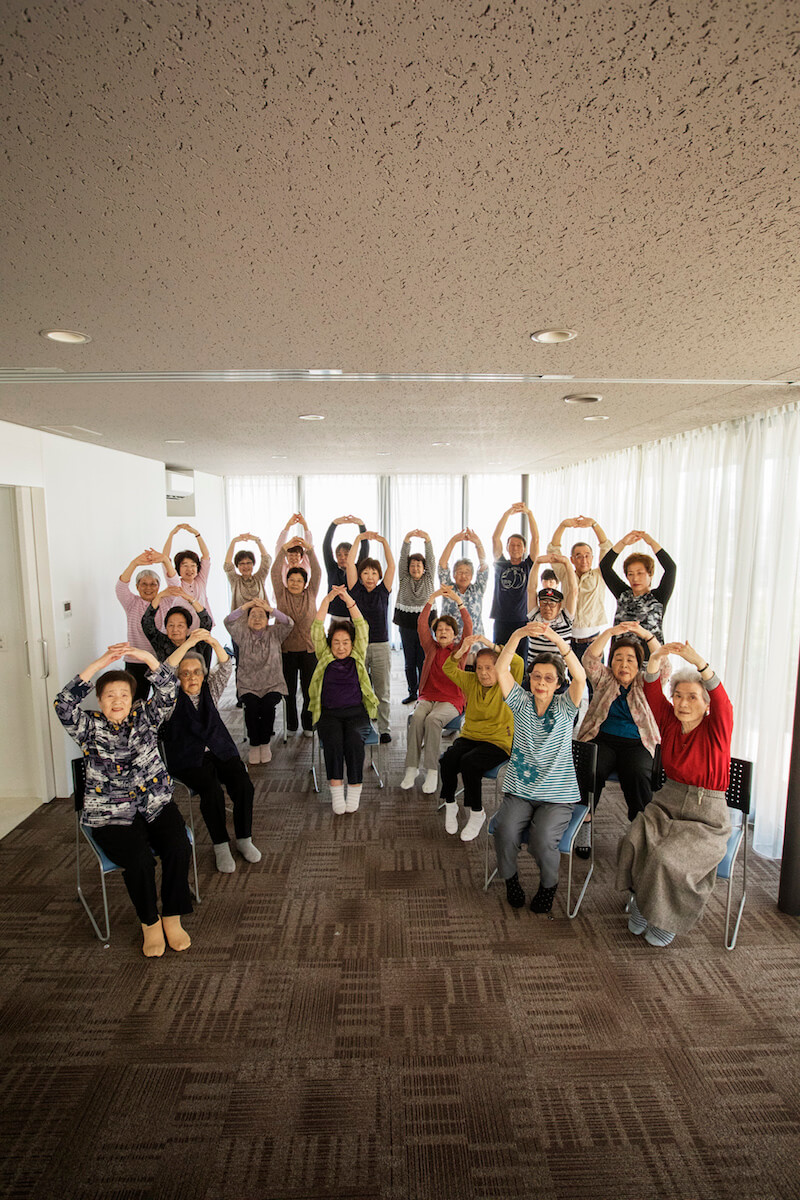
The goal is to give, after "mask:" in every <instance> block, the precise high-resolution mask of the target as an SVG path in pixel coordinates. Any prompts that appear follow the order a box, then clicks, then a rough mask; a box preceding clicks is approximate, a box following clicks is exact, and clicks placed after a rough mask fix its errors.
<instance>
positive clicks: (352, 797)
mask: <svg viewBox="0 0 800 1200" xmlns="http://www.w3.org/2000/svg"><path fill="white" fill-rule="evenodd" d="M360 800H361V784H360V783H348V785H347V799H346V800H345V802H344V811H345V812H357V811H358V805H359V802H360Z"/></svg>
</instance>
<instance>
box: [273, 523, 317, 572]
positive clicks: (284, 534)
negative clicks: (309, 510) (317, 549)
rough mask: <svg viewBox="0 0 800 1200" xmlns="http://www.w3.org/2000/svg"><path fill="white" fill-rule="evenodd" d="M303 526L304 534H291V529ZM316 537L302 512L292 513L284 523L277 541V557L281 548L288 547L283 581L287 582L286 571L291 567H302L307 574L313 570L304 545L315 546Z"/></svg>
mask: <svg viewBox="0 0 800 1200" xmlns="http://www.w3.org/2000/svg"><path fill="white" fill-rule="evenodd" d="M295 525H300V526H302V529H303V532H302V534H294V535H292V536H290V530H291V529H292V528H293V527H294V526H295ZM313 544H314V538H313V536H312V534H311V530H310V529H309V527H308V521H307V520H306V519H305V517H304V516H303V514H302V513H301V512H296V513H292V515H291V517H290V518H289V520H288V521H287V522H286V524H285V525H284V527H283V529H282V530H281V531H280V533H279V534H278V540H277V541H276V543H275V557H276V558H277V557H278V555H279V554H280V552H281V549H283V548H284V547H288V548H287V549H286V558H285V559H284V565H283V582H284V583H285V582H286V572H287V571H288V570H289V568H290V567H302V568H303V570H304V571H305V573H306V575H308V573H309V572H310V570H311V564H310V562H309V561H308V555H307V554H306V553H305V551H304V549H303V546H304V545H305V546H313Z"/></svg>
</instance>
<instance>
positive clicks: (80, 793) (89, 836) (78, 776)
mask: <svg viewBox="0 0 800 1200" xmlns="http://www.w3.org/2000/svg"><path fill="white" fill-rule="evenodd" d="M72 790H73V799H74V803H75V862H76V870H77V885H78V897H79V899H80V902H81V904H82V905H83V907H84V908H85V909H86V914H87V916H88V918H89V920H90V921H91V923H92V928H93V929H94V931H95V933H96V934H97V937H98V938H99V940H100V941H101V942H105V946H104V947H103V948H104V949H105V950H107V949H108V945H109V941H110V939H111V923H110V920H109V915H108V894H107V892H106V875H110V874H111V872H112V871H119V870H121V867H120V866H119V865H118V864H117V863H115V862H112V860H111V859H110V858H109V857H108V855H107V854H105V853H104V852H103V850H101V848H100V846H99V845H98V844H97V841H96V840H95V837H94V833H93V831H92V828H91V826H90V825H86V824H85V823H84V822H83V821H82V820H81V813H82V812H83V800H84V796H85V795H86V760H85V759H83V758H74V759H73V760H72ZM81 834H83V837H84V839H85V840H86V841H87V842H88V844H89V848H90V849H91V851H92V853H93V854H94V857H95V860H96V862H97V865H98V867H99V869H100V887H101V890H102V895H103V919H104V924H105V932H103V931H102V930H101V929H100V926H99V925H98V923H97V920H96V918H95V915H94V913H93V912H92V909H91V907H90V905H89V902H88V900H87V899H86V897H85V896H84V894H83V884H82V882H81ZM186 836H187V837H188V839H189V843H190V845H191V847H192V862H193V865H194V887H195V891H194V897H195V900H196V901H197V903H198V904H199V903H200V894H199V893H200V889H199V886H198V882H197V855H196V854H195V846H194V837H193V835H192V830H191V829H187V830H186Z"/></svg>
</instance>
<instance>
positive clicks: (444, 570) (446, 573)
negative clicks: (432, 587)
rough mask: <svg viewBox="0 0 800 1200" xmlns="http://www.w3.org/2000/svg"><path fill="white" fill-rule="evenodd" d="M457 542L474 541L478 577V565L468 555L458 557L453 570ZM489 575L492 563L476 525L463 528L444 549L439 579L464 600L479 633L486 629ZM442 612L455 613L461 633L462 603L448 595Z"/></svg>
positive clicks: (475, 631) (443, 614)
mask: <svg viewBox="0 0 800 1200" xmlns="http://www.w3.org/2000/svg"><path fill="white" fill-rule="evenodd" d="M456 542H472V544H473V546H474V547H475V549H476V551H477V554H478V578H477V579H474V574H475V568H474V567H473V565H472V562H471V560H470V559H468V558H459V559H456V561H455V563H454V564H453V573H452V575H451V574H450V567H449V563H450V555H451V554H452V553H453V550H454V549H455V545H456ZM488 579H489V567H488V564H487V562H486V552H485V550H484V548H483V543H482V542H481V539H480V538H479V537H478V535H477V533H476V532H475V530H474V529H461V530H459V532H458V533H454V534H453V536H452V537H451V538H450V541H449V542H448V543H447V545H446V546H445V548H444V550H443V551H442V554H441V557H440V559H439V583H441V584H443V585H444V586H445V587H451V588H453V590H454V591H455V592H456V594H457V595H458V597H459V600H460V601H461V602H462V603H463V604H464V607H465V608H466V610H467V612H468V613H469V615H470V618H471V620H472V629H473V632H474V633H476V634H482V633H483V597H484V593H485V592H486V583H487V581H488ZM442 616H449V617H455V619H456V621H457V622H458V634H459V636H460V635H461V614H460V611H459V608H458V605H457V604H455V602H454V601H452V600H449V599H448V598H447V596H445V598H444V599H443V600H442Z"/></svg>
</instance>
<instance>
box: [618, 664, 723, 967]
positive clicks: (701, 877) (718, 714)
mask: <svg viewBox="0 0 800 1200" xmlns="http://www.w3.org/2000/svg"><path fill="white" fill-rule="evenodd" d="M670 654H677V655H679V656H680V657H681V658H682V659H683V660H684V661H685V662H687V663H688V664H689V666H690V668H691V669H687V670H682V671H678V672H676V674H674V675H673V676H672V679H671V680H670V693H671V696H672V703H671V704H670V703H669V701H668V700H667V698H666V696H665V695H664V693H663V691H662V690H661V681H660V678H659V676H660V670H661V663H662V660H663V659H664V658H665V657H667V656H668V655H670ZM644 692H645V697H646V699H647V703H648V704H649V705H650V708H651V709H652V712H653V716H654V717H655V719H656V722H657V724H658V728H659V731H660V733H661V764H662V766H663V768H664V771H665V772H666V775H667V781H666V783H665V784H664V787H663V788H662V789H661V791H660V792H658V793H657V794H656V795H655V796H654V797H653V799H652V800H651V801H650V803H649V804H648V805H647V807H646V808H645V809H644V811H643V812H640V813H639V814H638V815H637V816H636V818H635V819H634V821H633V822H632V824H631V827H630V829H629V830H628V832H627V833H626V834H625V836H624V837H623V839H622V841H621V842H620V845H619V851H618V856H617V887H619V888H623V889H627V890H629V891H630V893H631V897H630V908H629V920H628V929H629V930H630V932H631V933H634V934H637V935H638V934H642V933H643V934H644V936H645V941H647V942H649V943H650V945H651V946H668V945H669V944H670V942H671V941H672V939H673V938H674V937H675V935H676V933H686V932H687V930H689V929H691V928H692V926H693V925H694V924H696V922H697V921H699V920H700V917H701V916H702V915H703V911H704V909H705V906H706V903H707V902H708V898H709V896H710V895H711V892H712V890H713V888H714V881H715V879H716V875H717V867H718V865H719V863H720V862H721V861H722V859H723V858H724V857H725V851H726V849H727V845H728V837H729V835H730V831H731V828H730V819H729V817H728V806H727V803H726V800H725V792H726V790H727V787H728V782H729V776H730V758H731V734H732V732H733V708H732V706H731V702H730V700H729V699H728V696H727V694H726V692H725V689H724V687H723V686H722V683H721V681H720V679H719V677H718V676H717V674H716V672H715V671H714V669H713V667H711V666H710V665H709V663H708V662H707V661H704V659H703V657H702V656H701V655H700V654H698V653H697V651H696V650H695V649H694V648H693V647H692V646H690V645H689V643H688V642H668V643H667V644H666V645H665V646H661V647H660V648H659V649H658V650H655V651H654V652H653V653H652V654H651V655H650V660H649V662H648V664H647V671H646V674H645V677H644Z"/></svg>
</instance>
